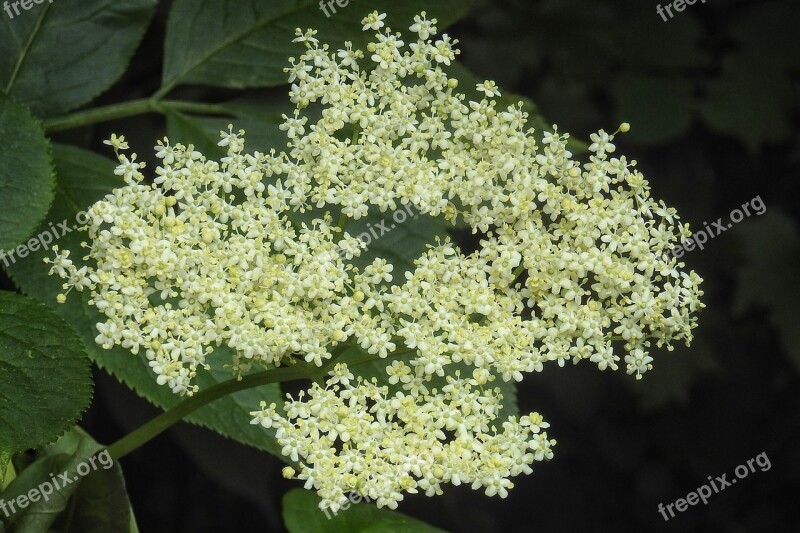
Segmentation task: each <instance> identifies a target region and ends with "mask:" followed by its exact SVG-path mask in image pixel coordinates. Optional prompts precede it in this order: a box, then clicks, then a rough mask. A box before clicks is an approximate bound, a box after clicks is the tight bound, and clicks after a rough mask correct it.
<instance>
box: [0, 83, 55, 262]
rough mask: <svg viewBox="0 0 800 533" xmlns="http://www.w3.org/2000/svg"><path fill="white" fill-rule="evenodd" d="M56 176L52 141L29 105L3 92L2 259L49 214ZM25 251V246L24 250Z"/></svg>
mask: <svg viewBox="0 0 800 533" xmlns="http://www.w3.org/2000/svg"><path fill="white" fill-rule="evenodd" d="M54 186H55V180H54V178H53V168H52V163H51V161H50V145H49V143H48V142H47V140H46V139H45V137H44V132H43V131H42V127H41V126H40V125H39V124H38V123H37V121H36V120H35V119H34V118H33V116H31V114H30V113H29V112H28V110H27V109H25V108H24V107H22V106H20V105H18V104H15V103H14V102H12V101H11V100H10V99H8V98H6V97H4V96H2V95H0V261H2V262H3V263H4V264H5V265H6V266H8V264H9V263H10V262H13V261H14V260H15V259H16V257H17V255H18V254H16V253H14V257H10V255H11V254H12V253H13V251H12V250H9V251H8V255H9V256H4V252H3V251H4V250H7V249H10V248H12V247H13V246H16V245H17V244H19V243H20V242H22V241H23V239H25V238H26V237H27V236H29V235H30V234H31V233H32V232H33V230H34V229H35V228H36V226H37V225H38V224H39V222H41V221H42V219H43V218H44V217H45V215H46V214H47V210H48V209H49V208H50V203H51V202H52V201H53V189H54ZM22 253H23V254H24V253H25V250H22Z"/></svg>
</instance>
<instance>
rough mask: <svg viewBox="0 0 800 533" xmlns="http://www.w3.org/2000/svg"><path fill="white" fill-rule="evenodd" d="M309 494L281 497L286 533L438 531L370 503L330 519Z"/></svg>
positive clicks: (316, 498) (296, 492) (291, 493)
mask: <svg viewBox="0 0 800 533" xmlns="http://www.w3.org/2000/svg"><path fill="white" fill-rule="evenodd" d="M319 502H320V498H319V496H317V495H316V494H314V493H313V492H309V491H307V490H302V489H294V490H291V491H289V492H288V493H286V495H285V496H284V497H283V520H284V523H285V525H286V529H288V530H289V533H341V532H347V533H389V532H391V533H437V532H441V531H442V530H441V529H438V528H435V527H433V526H429V525H428V524H426V523H424V522H421V521H419V520H416V519H414V518H411V517H409V516H406V515H404V514H401V513H398V512H396V511H390V510H388V509H378V508H377V507H376V506H375V505H374V504H372V503H357V504H352V505H350V506H349V507H348V508H347V509H340V510H339V512H338V513H337V514H335V515H334V514H333V513H331V512H330V511H328V515H330V518H328V516H327V515H326V514H325V512H323V511H322V510H321V509H320V508H319Z"/></svg>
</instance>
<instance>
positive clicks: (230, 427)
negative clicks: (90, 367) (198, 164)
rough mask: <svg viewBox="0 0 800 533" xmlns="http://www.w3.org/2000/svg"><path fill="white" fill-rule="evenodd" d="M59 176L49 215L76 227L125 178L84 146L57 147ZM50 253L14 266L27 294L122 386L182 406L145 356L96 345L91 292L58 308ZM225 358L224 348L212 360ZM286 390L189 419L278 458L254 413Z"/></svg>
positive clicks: (75, 238)
mask: <svg viewBox="0 0 800 533" xmlns="http://www.w3.org/2000/svg"><path fill="white" fill-rule="evenodd" d="M54 153H55V160H56V168H57V174H58V194H57V197H56V202H55V203H54V204H53V208H52V209H51V211H50V214H49V216H48V222H53V223H58V222H61V221H64V222H65V223H66V224H68V225H69V226H70V227H72V226H74V225H75V220H76V215H77V214H78V213H79V212H80V211H82V210H84V209H87V208H88V207H89V206H91V205H92V204H93V203H94V202H96V201H97V200H99V199H101V198H102V197H103V196H104V195H105V194H107V193H109V192H110V191H111V190H112V189H113V188H114V187H119V186H122V185H123V183H122V181H121V179H120V178H118V177H117V176H115V175H114V172H113V171H114V163H113V162H112V161H110V160H108V159H106V158H104V157H101V156H98V155H96V154H94V153H92V152H87V151H85V150H81V149H78V148H73V147H69V146H63V145H56V146H55V149H54ZM86 239H87V236H86V234H85V233H83V232H79V231H77V230H76V231H72V232H71V233H68V234H66V235H62V236H61V238H60V239H59V240H58V244H59V246H61V248H62V249H69V250H73V253H79V250H81V246H80V243H81V241H83V240H86ZM48 255H50V254H49V252H46V251H38V252H36V253H33V254H31V256H30V257H28V258H26V259H25V260H22V261H18V262H17V264H15V265H13V266H12V267H11V268H9V272H10V274H11V276H12V278H13V279H14V280H15V281H16V283H17V285H18V286H19V287H20V288H21V289H22V290H23V291H24V292H25V293H27V294H29V295H31V296H33V297H34V298H37V299H39V300H42V301H44V302H45V303H48V304H50V305H53V306H56V311H57V312H58V313H59V314H60V315H61V316H63V317H64V318H65V319H67V321H68V322H70V323H71V324H72V325H73V326H74V327H75V329H76V330H77V331H78V333H79V334H80V336H81V337H82V339H83V342H84V345H85V346H86V350H87V352H88V353H89V356H90V357H91V358H92V360H93V361H95V362H96V363H97V364H98V365H99V366H100V367H102V368H104V369H106V370H107V371H108V372H109V373H111V374H113V375H114V376H116V377H117V379H119V380H120V381H121V382H123V383H125V384H126V385H127V386H129V387H130V388H132V389H133V390H135V391H136V392H137V393H138V394H139V395H140V396H142V397H144V398H146V399H148V400H149V401H151V402H152V403H154V404H156V405H158V406H159V407H161V408H162V409H168V408H169V407H172V406H174V405H176V404H177V403H180V401H181V400H182V398H180V397H178V396H176V395H175V394H173V393H172V392H171V391H170V390H169V388H168V387H165V386H159V385H158V384H157V383H156V380H155V375H154V374H153V373H152V371H151V370H150V367H149V366H148V364H147V360H146V358H145V356H144V354H140V355H139V356H134V355H132V354H131V353H130V352H129V351H127V350H125V349H123V348H120V347H116V348H114V349H112V350H103V349H102V348H100V347H99V346H97V344H95V342H94V338H95V336H96V335H97V332H96V330H95V324H96V323H97V322H99V321H100V320H101V318H102V317H101V315H100V314H99V313H98V312H97V310H96V309H95V308H94V307H92V306H90V305H89V304H88V300H89V295H88V294H87V293H86V292H82V293H75V294H71V295H70V298H69V299H68V300H67V302H66V303H65V304H63V305H56V304H55V296H56V294H58V293H59V292H61V288H60V287H61V283H62V282H61V280H60V279H58V278H57V277H55V276H48V275H47V272H48V268H47V265H45V264H43V263H42V259H43V258H44V257H46V256H48ZM211 358H212V359H214V358H223V357H222V351H221V350H218V351H217V352H215V353H214V354H213V355H212V356H211ZM217 366H219V367H220V368H219V369H215V370H213V371H211V372H206V371H198V373H197V380H196V383H197V385H199V386H200V388H201V389H205V388H208V387H210V386H212V385H214V384H216V383H219V382H221V381H226V380H228V379H233V376H232V375H231V373H230V372H228V371H225V370H222V369H221V364H220V365H217ZM280 397H281V394H280V389H279V388H278V386H277V385H266V386H263V387H259V388H257V389H251V390H246V391H241V392H237V393H236V394H232V395H229V396H226V397H224V398H221V399H219V400H217V401H215V402H212V403H211V404H209V405H207V406H205V407H203V408H202V409H200V410H198V411H196V412H195V413H193V414H192V415H190V416H189V417H187V420H188V421H190V422H193V423H195V424H199V425H202V426H205V427H208V428H211V429H213V430H214V431H217V432H218V433H220V434H222V435H225V436H227V437H230V438H233V439H236V440H238V441H239V442H242V443H244V444H249V445H251V446H255V447H256V448H260V449H262V450H267V451H270V452H272V453H274V454H276V455H280V454H279V453H278V452H279V451H280V448H279V447H278V446H277V444H276V443H275V440H274V438H273V435H274V433H272V432H271V431H270V430H265V429H259V430H254V429H253V427H252V426H251V425H250V420H251V418H252V417H251V416H250V414H249V413H250V412H251V411H253V410H254V409H256V408H257V407H258V404H259V402H260V401H261V400H267V401H268V402H280Z"/></svg>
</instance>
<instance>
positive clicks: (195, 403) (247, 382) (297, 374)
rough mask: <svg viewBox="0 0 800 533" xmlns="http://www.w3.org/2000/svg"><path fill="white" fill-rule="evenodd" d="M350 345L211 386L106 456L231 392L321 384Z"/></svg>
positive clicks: (366, 359)
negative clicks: (323, 357)
mask: <svg viewBox="0 0 800 533" xmlns="http://www.w3.org/2000/svg"><path fill="white" fill-rule="evenodd" d="M347 348H349V345H346V344H342V345H339V346H337V347H336V348H335V349H334V350H333V353H332V354H331V360H330V361H328V362H327V364H325V365H323V366H322V367H317V366H315V365H312V364H308V363H297V364H296V365H294V366H289V367H283V368H273V369H271V370H265V371H264V372H258V373H256V374H251V375H249V376H245V377H243V378H242V379H240V380H239V379H231V380H229V381H223V382H222V383H218V384H217V385H214V386H213V387H210V388H208V389H205V390H203V391H201V392H199V393H197V394H195V395H194V396H192V397H191V398H189V399H187V400H185V401H183V402H181V403H179V404H178V405H176V406H175V407H173V408H172V409H169V410H168V411H165V412H164V413H162V414H160V415H159V416H157V417H156V418H154V419H153V420H151V421H149V422H147V423H145V424H144V425H143V426H140V427H139V428H138V429H135V430H134V431H132V432H131V433H128V434H127V435H125V436H124V437H122V438H121V439H120V440H118V441H117V442H115V443H114V444H112V445H111V446H109V447H108V453H109V454H110V455H111V457H112V458H113V459H114V460H117V459H120V458H122V457H124V456H126V455H128V454H129V453H131V452H132V451H134V450H135V449H137V448H139V447H140V446H142V445H143V444H146V443H147V442H149V441H150V440H152V439H153V438H155V437H156V436H158V435H159V434H161V433H162V432H163V431H165V430H167V429H169V428H170V427H171V426H172V425H174V424H176V423H178V422H180V421H181V420H183V418H185V417H186V416H188V415H190V414H192V413H193V412H195V411H197V410H198V409H200V408H201V407H204V406H206V405H208V404H209V403H211V402H213V401H214V400H218V399H220V398H222V397H224V396H227V395H229V394H233V393H234V392H239V391H242V390H247V389H252V388H255V387H260V386H261V385H268V384H270V383H283V382H285V381H296V380H301V379H307V380H311V381H316V382H321V383H322V384H323V385H324V379H325V374H326V373H327V371H328V369H329V368H331V367H332V366H334V365H335V364H336V360H337V359H338V357H339V356H340V355H342V354H343V353H344V352H345V351H346V350H347ZM414 351H415V350H398V351H396V352H394V353H392V354H391V355H393V356H395V355H405V354H406V353H411V352H414ZM379 358H380V357H379V356H377V355H369V356H365V357H362V358H358V359H355V360H351V361H347V364H348V366H350V367H353V366H357V365H363V364H365V363H368V362H370V361H375V360H377V359H379Z"/></svg>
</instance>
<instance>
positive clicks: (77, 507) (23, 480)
mask: <svg viewBox="0 0 800 533" xmlns="http://www.w3.org/2000/svg"><path fill="white" fill-rule="evenodd" d="M32 491H34V493H35V494H38V497H37V496H36V495H35V494H34V499H35V500H36V501H33V500H30V496H29V495H31V494H32ZM23 495H24V496H25V497H26V498H28V499H29V501H28V502H27V503H26V502H25V501H24V500H23V501H22V502H19V501H16V502H14V501H15V500H18V498H20V497H21V496H23ZM3 499H4V500H5V501H6V502H7V506H6V507H7V508H9V511H10V513H9V514H10V516H9V517H5V516H2V518H5V519H6V523H7V524H8V525H9V526H10V527H11V529H12V531H25V532H26V533H39V532H41V533H45V532H48V531H51V526H52V527H54V528H56V529H57V530H59V531H63V532H64V533H70V532H80V533H91V532H95V531H96V532H101V531H102V532H105V531H114V532H117V531H128V530H129V529H128V528H129V527H130V524H131V523H132V511H131V508H130V503H129V501H128V495H127V491H126V489H125V481H124V479H123V477H122V469H121V468H120V466H119V465H118V464H116V463H114V462H113V461H112V460H111V457H110V456H109V455H108V452H106V451H104V447H103V446H101V445H100V444H98V443H97V442H95V441H94V439H92V438H91V437H90V436H89V435H87V434H86V432H84V431H83V430H81V429H80V428H78V427H75V428H73V429H72V431H70V432H69V433H67V434H65V435H64V436H63V437H61V438H60V439H59V440H58V442H56V443H55V444H53V445H51V446H48V447H46V448H44V449H42V450H40V451H38V452H37V455H36V460H35V461H34V462H33V463H31V464H30V465H29V466H28V467H27V468H26V469H25V470H23V471H22V472H20V473H19V475H18V476H17V478H16V479H15V480H14V482H13V483H12V484H11V485H9V487H8V489H7V490H6V491H5V492H4V493H3ZM11 502H14V503H16V505H15V506H14V508H11V507H10V506H9V505H8V504H9V503H11ZM19 503H22V504H23V505H24V508H23V507H22V506H21V505H19Z"/></svg>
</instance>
